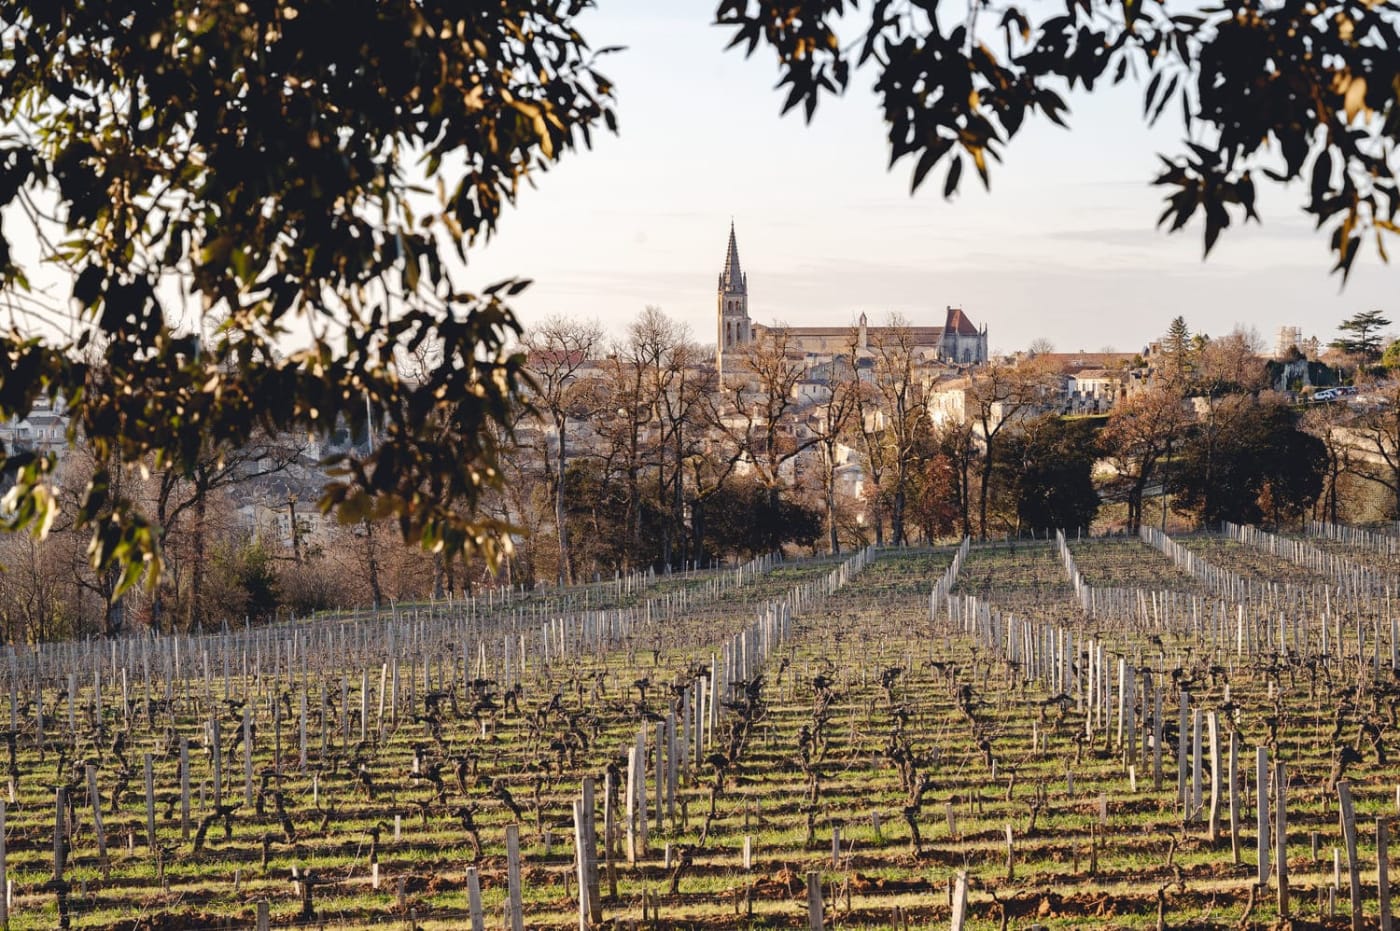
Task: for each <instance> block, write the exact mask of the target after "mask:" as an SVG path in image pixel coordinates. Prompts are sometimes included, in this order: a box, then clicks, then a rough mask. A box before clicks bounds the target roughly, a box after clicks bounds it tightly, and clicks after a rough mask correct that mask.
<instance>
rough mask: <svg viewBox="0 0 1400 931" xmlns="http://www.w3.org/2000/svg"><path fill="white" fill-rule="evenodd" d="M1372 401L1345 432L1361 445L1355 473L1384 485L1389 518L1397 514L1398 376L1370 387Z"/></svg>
mask: <svg viewBox="0 0 1400 931" xmlns="http://www.w3.org/2000/svg"><path fill="white" fill-rule="evenodd" d="M1368 393H1369V394H1371V395H1373V396H1374V397H1375V400H1374V401H1373V402H1372V403H1371V404H1370V405H1369V406H1368V407H1366V408H1365V409H1364V410H1362V411H1361V412H1360V413H1358V414H1357V415H1356V417H1355V418H1354V419H1353V420H1352V421H1351V423H1350V424H1349V426H1348V428H1347V431H1348V433H1349V434H1350V435H1351V437H1352V438H1353V442H1355V444H1356V445H1357V446H1358V447H1360V452H1361V453H1362V455H1360V456H1358V457H1357V461H1356V462H1355V472H1356V474H1357V475H1358V476H1360V477H1361V478H1363V479H1365V480H1366V481H1368V482H1372V483H1373V484H1376V485H1379V486H1381V487H1382V488H1384V489H1385V490H1386V491H1387V492H1388V493H1389V497H1390V509H1391V516H1392V517H1400V379H1396V380H1391V381H1387V382H1382V383H1380V384H1377V385H1375V386H1373V387H1372V388H1370V389H1369V392H1368Z"/></svg>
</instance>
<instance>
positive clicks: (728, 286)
mask: <svg viewBox="0 0 1400 931" xmlns="http://www.w3.org/2000/svg"><path fill="white" fill-rule="evenodd" d="M719 289H720V290H721V291H723V292H725V293H727V294H746V293H748V281H747V279H745V278H744V272H743V270H742V269H741V268H740V267H739V243H738V240H736V239H735V238H734V221H733V220H730V221H729V250H728V252H726V253H725V256H724V271H722V272H720V275H719Z"/></svg>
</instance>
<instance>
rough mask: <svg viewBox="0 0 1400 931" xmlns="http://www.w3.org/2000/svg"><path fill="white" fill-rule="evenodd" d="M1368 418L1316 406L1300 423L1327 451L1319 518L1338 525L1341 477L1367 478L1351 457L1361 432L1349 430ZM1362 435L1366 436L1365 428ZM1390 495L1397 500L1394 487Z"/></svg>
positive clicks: (1334, 406) (1338, 407) (1339, 406)
mask: <svg viewBox="0 0 1400 931" xmlns="http://www.w3.org/2000/svg"><path fill="white" fill-rule="evenodd" d="M1367 419H1368V418H1367V417H1361V418H1357V417H1356V416H1355V415H1354V414H1353V412H1352V411H1351V410H1350V409H1349V408H1348V407H1347V406H1346V405H1344V404H1315V405H1313V406H1312V407H1309V408H1308V409H1307V410H1306V411H1305V412H1304V413H1303V416H1302V417H1301V418H1300V420H1299V426H1300V427H1301V428H1302V429H1303V430H1305V431H1306V432H1308V433H1311V434H1312V435H1313V436H1315V437H1317V438H1318V439H1319V440H1321V441H1322V445H1323V448H1324V449H1325V450H1326V451H1327V468H1326V471H1325V472H1324V473H1323V484H1322V494H1320V495H1318V498H1317V511H1318V516H1319V517H1321V519H1323V520H1325V521H1330V522H1331V523H1334V524H1335V523H1337V522H1338V520H1339V513H1340V499H1341V484H1342V476H1344V475H1346V474H1348V473H1353V474H1357V475H1362V476H1365V475H1366V470H1365V469H1362V468H1360V467H1359V466H1360V464H1359V463H1358V462H1356V461H1355V460H1354V457H1353V455H1352V453H1353V450H1352V442H1354V440H1353V439H1352V438H1353V437H1354V436H1356V435H1357V433H1358V431H1354V430H1352V429H1349V427H1350V425H1351V423H1352V422H1353V421H1354V420H1355V421H1357V422H1358V423H1359V424H1360V423H1365V422H1366V420H1367ZM1359 432H1360V433H1361V434H1362V435H1364V433H1365V428H1362V430H1361V431H1359ZM1371 442H1374V438H1371ZM1392 474H1393V472H1392ZM1396 484H1400V483H1396ZM1386 487H1388V488H1389V487H1390V486H1386ZM1391 494H1392V498H1394V496H1395V492H1394V489H1393V488H1392V489H1391Z"/></svg>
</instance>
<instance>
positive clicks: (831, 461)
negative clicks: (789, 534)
mask: <svg viewBox="0 0 1400 931" xmlns="http://www.w3.org/2000/svg"><path fill="white" fill-rule="evenodd" d="M826 532H827V537H828V542H829V544H830V546H831V555H833V556H835V555H836V554H837V553H839V552H841V541H840V540H839V539H838V538H837V533H836V454H835V452H834V451H833V450H832V449H831V447H830V445H829V444H828V445H827V449H826Z"/></svg>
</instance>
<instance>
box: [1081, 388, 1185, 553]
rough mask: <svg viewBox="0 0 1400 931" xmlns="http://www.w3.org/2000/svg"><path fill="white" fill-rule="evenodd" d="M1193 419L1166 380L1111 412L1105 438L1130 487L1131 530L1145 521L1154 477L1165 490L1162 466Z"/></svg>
mask: <svg viewBox="0 0 1400 931" xmlns="http://www.w3.org/2000/svg"><path fill="white" fill-rule="evenodd" d="M1190 419H1191V418H1190V417H1189V415H1188V414H1187V412H1186V409H1185V407H1184V399H1183V398H1182V396H1181V393H1180V392H1179V391H1177V390H1175V389H1174V388H1173V387H1171V386H1169V385H1166V384H1162V385H1157V386H1154V387H1152V388H1148V389H1146V390H1143V391H1139V392H1138V393H1136V394H1134V395H1132V396H1131V397H1129V398H1127V399H1125V400H1124V401H1121V402H1120V403H1119V404H1118V405H1117V406H1115V407H1114V409H1113V413H1112V414H1110V415H1109V418H1108V424H1107V425H1106V426H1105V427H1104V431H1103V434H1102V437H1101V439H1102V442H1103V444H1104V448H1105V450H1106V451H1107V452H1108V455H1109V457H1110V458H1111V459H1112V460H1113V464H1114V466H1115V467H1116V468H1117V471H1118V475H1119V476H1120V480H1121V481H1122V483H1123V484H1124V486H1125V488H1126V491H1125V498H1126V501H1127V505H1128V528H1127V529H1128V532H1129V533H1137V531H1138V528H1139V527H1140V526H1141V525H1142V512H1143V496H1144V495H1145V494H1146V492H1147V488H1148V486H1149V485H1150V484H1151V482H1152V480H1153V478H1154V477H1155V478H1157V480H1158V481H1159V482H1160V483H1161V484H1162V485H1163V493H1164V494H1165V478H1164V477H1163V476H1161V475H1160V474H1159V470H1158V466H1159V465H1160V464H1161V463H1162V462H1164V461H1165V460H1167V459H1169V458H1170V457H1171V453H1172V448H1173V446H1174V445H1175V444H1176V443H1177V442H1178V440H1179V439H1180V437H1181V434H1182V432H1183V431H1184V430H1185V429H1186V427H1187V425H1188V424H1189V423H1190Z"/></svg>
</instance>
